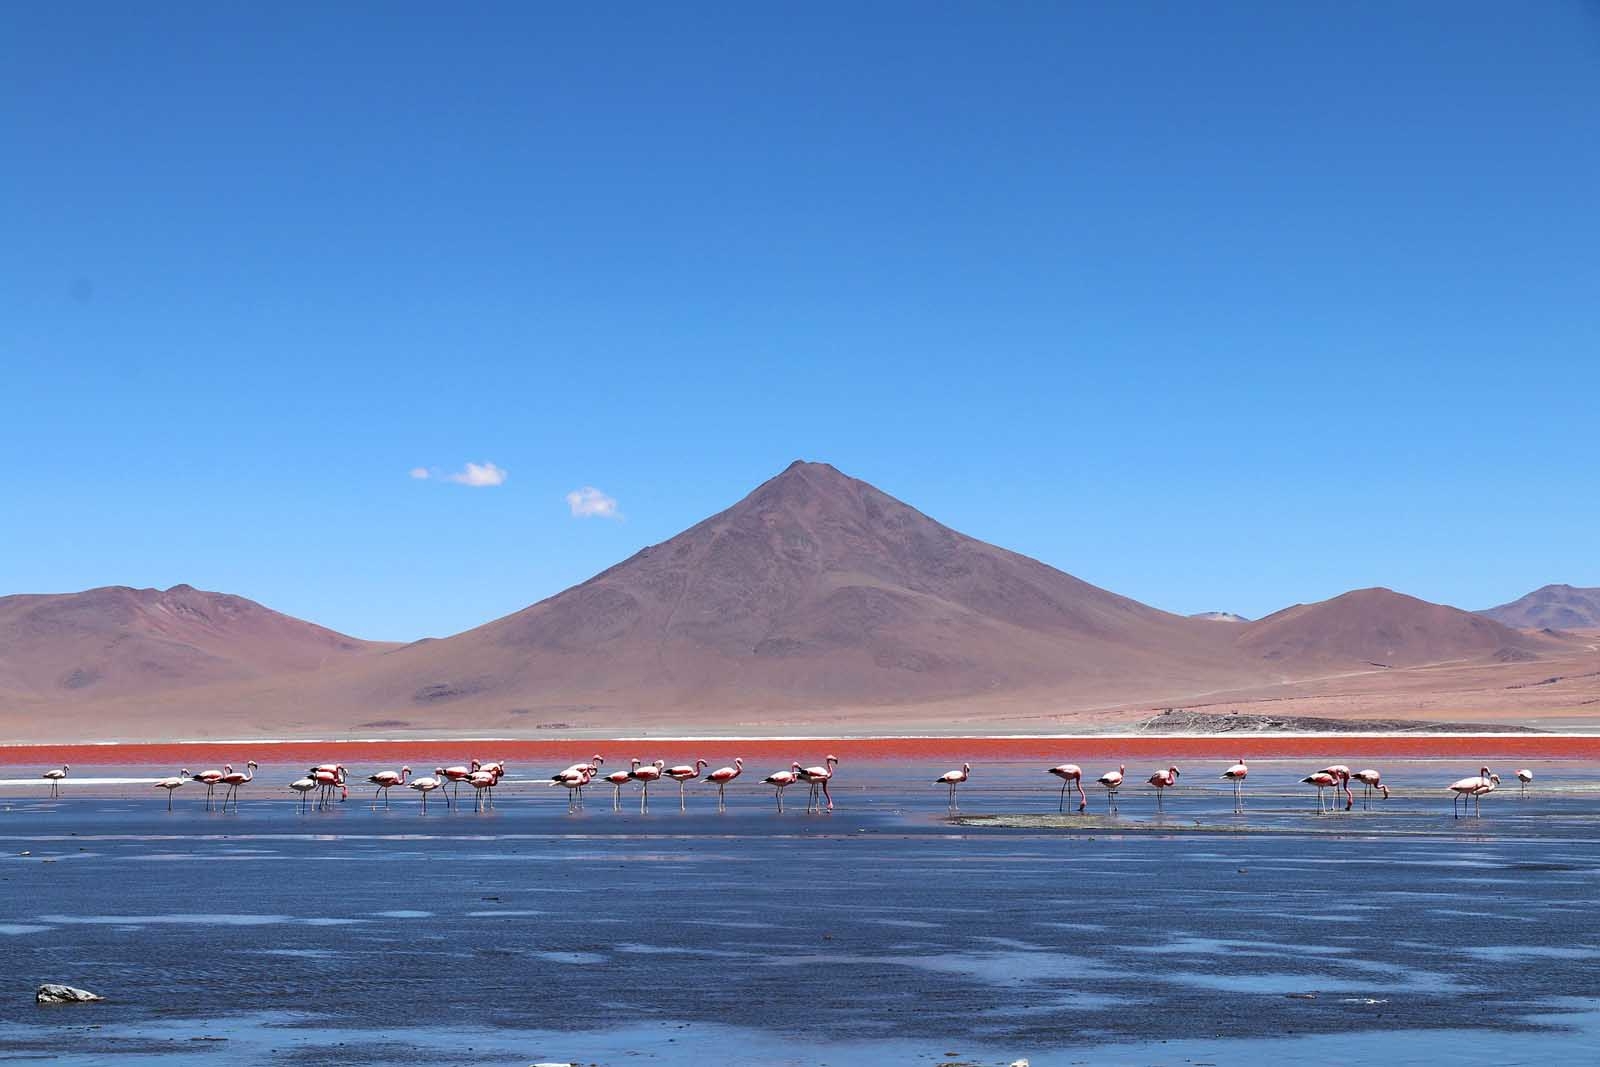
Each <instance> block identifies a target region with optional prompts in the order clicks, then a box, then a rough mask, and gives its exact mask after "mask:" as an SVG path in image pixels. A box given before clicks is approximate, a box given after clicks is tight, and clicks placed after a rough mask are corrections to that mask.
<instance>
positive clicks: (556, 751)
mask: <svg viewBox="0 0 1600 1067" xmlns="http://www.w3.org/2000/svg"><path fill="white" fill-rule="evenodd" d="M594 752H599V753H601V754H603V755H605V756H606V757H607V759H608V760H610V761H612V762H623V763H625V762H626V761H627V760H628V759H629V758H630V757H632V756H638V757H640V758H641V759H665V760H667V761H668V762H669V763H675V762H691V761H693V760H694V759H696V758H704V759H707V760H709V761H711V762H712V763H719V762H731V761H732V759H733V757H735V756H742V757H744V759H745V760H746V761H747V762H760V761H776V762H780V763H781V762H786V761H788V760H790V759H810V758H813V757H815V758H816V759H820V758H821V757H822V755H824V754H829V753H831V754H833V755H837V756H839V757H841V759H843V760H847V761H848V760H857V759H860V760H870V759H902V760H903V759H928V760H933V759H942V760H963V759H965V760H983V759H1001V760H1029V759H1039V760H1048V761H1061V760H1073V761H1078V762H1084V761H1119V762H1121V761H1135V762H1138V761H1143V760H1157V761H1159V760H1166V759H1174V760H1176V759H1190V760H1208V759H1215V760H1227V761H1231V760H1233V759H1236V758H1238V757H1241V756H1243V757H1245V758H1246V759H1294V758H1300V757H1328V756H1334V755H1337V756H1341V757H1348V758H1350V759H1356V758H1363V759H1365V758H1369V757H1370V758H1373V759H1380V758H1385V757H1387V758H1389V759H1449V758H1458V759H1463V760H1467V761H1469V762H1471V761H1475V760H1480V759H1502V760H1510V759H1540V760H1594V761H1600V735H1572V734H1525V735H1524V734H1513V735H1494V736H1457V735H1431V736H1428V735H1424V736H1418V735H1412V734H1406V735H1382V734H1325V735H1316V736H1298V737H1230V736H1207V737H1148V736H1139V737H1065V738H1043V737H887V738H836V739H827V738H817V739H810V738H807V739H795V740H781V739H780V740H770V739H769V740H741V741H721V740H719V741H674V740H664V739H661V740H658V739H651V738H620V739H611V740H596V739H594V738H588V739H578V740H555V739H547V738H540V739H538V740H528V739H522V740H504V741H449V740H436V741H426V740H424V741H408V740H399V741H273V742H261V741H235V742H216V741H194V742H133V743H128V744H98V745H97V744H73V745H0V765H29V766H31V765H33V764H56V763H70V764H75V765H78V766H81V767H85V768H88V767H93V766H96V765H124V764H149V765H154V766H164V765H166V764H169V763H170V764H172V765H174V766H176V765H178V764H183V763H190V762H200V761H204V760H207V759H211V760H215V761H224V762H233V763H242V762H243V760H244V759H246V758H251V757H254V758H257V759H262V758H263V757H265V760H270V761H272V762H279V763H298V762H305V763H307V764H308V765H309V764H311V763H322V762H326V761H328V760H335V761H339V762H344V763H348V764H351V765H355V764H362V765H365V764H368V763H394V762H411V763H416V764H418V765H419V766H420V765H422V764H429V765H431V764H432V763H433V762H436V761H440V762H442V761H452V762H455V761H461V760H465V759H469V758H471V757H478V758H480V759H497V760H498V759H503V760H506V761H508V762H513V763H520V764H523V765H525V766H526V765H529V764H540V763H547V762H548V763H562V764H565V763H570V762H572V760H573V759H577V758H581V757H583V756H586V755H588V754H590V753H594Z"/></svg>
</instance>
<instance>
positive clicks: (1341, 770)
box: [1319, 763, 1356, 811]
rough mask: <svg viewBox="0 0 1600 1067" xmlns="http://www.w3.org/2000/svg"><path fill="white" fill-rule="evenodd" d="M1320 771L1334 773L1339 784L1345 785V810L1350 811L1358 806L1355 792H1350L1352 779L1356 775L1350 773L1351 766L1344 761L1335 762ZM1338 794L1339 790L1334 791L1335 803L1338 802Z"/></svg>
mask: <svg viewBox="0 0 1600 1067" xmlns="http://www.w3.org/2000/svg"><path fill="white" fill-rule="evenodd" d="M1319 773H1321V774H1331V775H1333V776H1334V778H1335V779H1337V780H1338V783H1339V785H1341V786H1343V787H1344V810H1345V811H1349V810H1350V809H1351V808H1353V807H1355V806H1356V797H1355V794H1354V793H1352V792H1350V779H1351V778H1353V777H1354V775H1352V774H1351V773H1350V768H1349V767H1346V766H1345V765H1344V764H1342V763H1335V764H1333V765H1332V766H1331V767H1324V768H1322V770H1321V771H1320V772H1319ZM1338 796H1339V795H1338V793H1337V791H1335V793H1334V803H1338Z"/></svg>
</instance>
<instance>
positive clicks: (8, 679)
mask: <svg viewBox="0 0 1600 1067" xmlns="http://www.w3.org/2000/svg"><path fill="white" fill-rule="evenodd" d="M381 647H384V646H380V645H374V644H371V643H369V642H366V641H358V640H356V639H355V638H352V637H346V636H345V635H343V634H339V633H335V632H333V631H332V630H327V629H324V628H323V627H321V626H316V625H313V624H312V623H309V622H302V621H301V620H299V619H294V618H290V617H289V616H287V615H281V614H279V613H278V612H276V611H272V610H270V609H268V608H264V607H262V606H261V605H260V604H257V603H255V602H254V601H252V600H246V599H245V598H243V597H238V596H230V595H228V594H225V593H208V592H205V591H204V590H200V589H195V588H193V587H191V586H187V585H175V586H173V587H172V588H171V589H166V590H161V589H130V588H128V587H127V586H106V587H103V588H99V589H89V590H86V591H84V592H81V593H62V594H23V595H17V596H7V597H0V691H3V692H5V693H8V694H10V695H12V696H13V697H14V698H19V699H25V700H29V701H45V702H54V701H63V702H74V703H82V702H87V701H92V700H103V699H116V698H122V697H132V696H144V695H151V694H156V693H161V692H166V691H170V690H174V689H182V688H186V687H190V686H202V685H210V684H213V683H217V682H227V681H238V680H242V679H250V678H260V677H265V676H275V675H281V674H285V673H288V672H296V671H308V670H313V669H315V668H318V667H322V666H325V665H327V664H328V663H329V662H331V661H335V660H341V659H347V658H350V657H354V656H359V655H361V654H363V653H367V652H370V651H373V650H374V649H377V648H381Z"/></svg>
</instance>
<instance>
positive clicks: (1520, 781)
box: [1517, 767, 1533, 797]
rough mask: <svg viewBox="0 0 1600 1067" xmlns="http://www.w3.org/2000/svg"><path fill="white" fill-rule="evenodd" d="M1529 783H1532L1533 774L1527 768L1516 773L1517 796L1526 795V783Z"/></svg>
mask: <svg viewBox="0 0 1600 1067" xmlns="http://www.w3.org/2000/svg"><path fill="white" fill-rule="evenodd" d="M1531 781H1533V772H1532V771H1530V770H1529V769H1528V768H1526V767H1522V768H1520V769H1519V770H1518V771H1517V786H1518V795H1520V796H1524V797H1525V796H1527V795H1528V783H1529V782H1531Z"/></svg>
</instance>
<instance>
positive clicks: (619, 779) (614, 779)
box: [606, 760, 639, 811]
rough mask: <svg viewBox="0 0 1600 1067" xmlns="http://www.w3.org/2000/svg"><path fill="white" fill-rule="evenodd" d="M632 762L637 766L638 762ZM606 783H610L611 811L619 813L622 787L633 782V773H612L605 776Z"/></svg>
mask: <svg viewBox="0 0 1600 1067" xmlns="http://www.w3.org/2000/svg"><path fill="white" fill-rule="evenodd" d="M633 762H634V764H635V766H637V765H638V762H639V761H638V760H634V761H633ZM606 781H608V782H610V783H611V810H612V811H621V810H622V787H623V786H625V785H627V784H628V783H629V782H631V781H633V773H632V772H631V771H612V772H611V773H610V774H608V775H606Z"/></svg>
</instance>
